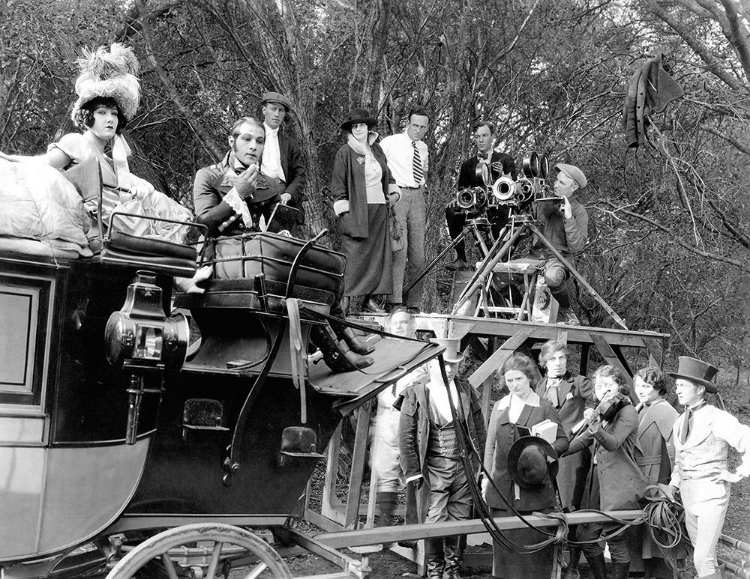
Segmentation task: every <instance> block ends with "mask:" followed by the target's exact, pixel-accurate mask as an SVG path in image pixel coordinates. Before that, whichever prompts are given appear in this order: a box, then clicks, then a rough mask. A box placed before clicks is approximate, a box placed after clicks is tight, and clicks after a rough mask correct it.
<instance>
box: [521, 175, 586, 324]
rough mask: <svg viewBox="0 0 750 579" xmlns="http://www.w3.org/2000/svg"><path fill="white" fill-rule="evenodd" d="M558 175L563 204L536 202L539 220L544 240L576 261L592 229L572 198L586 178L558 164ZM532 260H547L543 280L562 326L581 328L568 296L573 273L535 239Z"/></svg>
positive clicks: (556, 190) (583, 208)
mask: <svg viewBox="0 0 750 579" xmlns="http://www.w3.org/2000/svg"><path fill="white" fill-rule="evenodd" d="M555 169H557V170H558V171H559V172H558V174H557V180H556V181H555V186H554V187H555V195H556V196H558V197H562V203H550V202H539V203H536V207H535V211H536V217H537V219H538V220H539V229H540V230H541V232H542V235H544V238H545V239H546V240H547V241H549V242H550V244H551V245H552V246H553V247H554V248H555V249H557V250H558V251H559V252H560V253H561V254H562V255H563V257H565V259H567V260H573V259H574V258H575V257H577V256H578V255H580V254H581V253H582V252H583V249H584V247H586V237H587V236H588V229H589V216H588V213H586V208H585V207H584V206H583V205H582V204H581V203H579V202H578V200H577V199H574V198H573V195H574V194H575V193H576V192H577V191H578V190H579V189H583V188H584V187H586V184H587V180H586V175H584V174H583V171H581V170H580V169H579V168H578V167H574V166H573V165H566V164H565V163H559V164H557V165H555ZM530 256H531V257H535V258H537V259H543V260H545V263H544V279H545V281H546V282H547V286H548V287H549V289H550V291H551V292H552V295H553V296H555V299H556V300H557V302H558V303H559V304H560V314H561V316H562V318H563V323H565V324H568V325H571V326H580V325H581V322H580V321H578V317H577V316H576V314H575V312H574V311H573V308H572V307H571V305H570V296H569V295H568V283H567V281H568V278H569V277H570V273H569V272H568V270H567V268H566V267H565V266H564V265H563V263H562V262H561V261H560V260H559V259H557V258H556V257H555V256H554V254H553V253H552V252H551V251H550V250H549V248H547V247H546V246H545V245H544V244H543V243H542V242H541V240H539V239H535V240H534V243H533V245H532V248H531V252H530Z"/></svg>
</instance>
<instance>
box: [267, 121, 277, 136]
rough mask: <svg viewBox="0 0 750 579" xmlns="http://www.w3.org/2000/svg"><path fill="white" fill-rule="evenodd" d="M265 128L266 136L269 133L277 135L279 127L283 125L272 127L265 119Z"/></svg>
mask: <svg viewBox="0 0 750 579" xmlns="http://www.w3.org/2000/svg"><path fill="white" fill-rule="evenodd" d="M263 128H264V129H265V130H266V137H267V136H268V135H273V136H277V135H278V134H279V129H280V128H281V127H280V126H279V127H276V128H275V129H272V128H271V127H269V126H268V125H267V124H266V122H265V121H263Z"/></svg>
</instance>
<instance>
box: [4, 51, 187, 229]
mask: <svg viewBox="0 0 750 579" xmlns="http://www.w3.org/2000/svg"><path fill="white" fill-rule="evenodd" d="M78 65H79V67H80V71H81V73H80V75H79V76H78V79H77V80H76V84H75V90H76V93H77V94H78V99H77V100H76V102H75V103H74V105H73V111H72V114H71V118H72V119H73V122H74V123H75V124H76V126H77V127H78V128H79V129H80V130H81V133H68V134H66V135H64V136H63V137H62V138H61V139H60V140H59V141H58V142H56V143H52V144H51V145H49V147H48V148H47V152H46V153H44V154H42V155H38V156H24V155H5V154H3V153H0V158H3V159H6V160H9V161H33V162H41V163H45V164H47V165H51V166H52V167H55V168H57V169H61V170H65V169H68V168H70V167H72V166H74V165H78V164H80V163H83V162H84V161H88V160H90V159H96V160H97V161H98V162H99V167H100V168H101V176H102V185H103V187H102V199H101V201H102V215H94V214H95V212H96V211H97V210H98V199H95V200H89V201H86V208H87V210H89V212H90V213H91V214H92V217H94V218H95V219H94V221H95V223H96V222H99V223H103V224H107V223H108V222H109V217H110V215H111V214H112V212H113V211H114V210H115V208H117V207H120V208H122V209H123V210H125V211H128V212H131V213H141V212H143V213H144V214H152V215H161V216H167V215H165V213H168V214H169V216H171V217H176V218H183V219H185V220H187V219H190V217H191V215H190V212H189V211H188V210H187V209H184V208H183V207H181V206H179V205H178V204H177V203H175V202H173V201H172V200H170V199H169V198H168V197H166V196H165V195H164V194H162V193H158V192H155V191H154V186H153V185H152V184H151V183H149V182H148V181H146V180H145V179H141V178H140V177H136V176H135V175H133V174H132V173H131V172H130V168H129V166H128V157H129V156H130V154H131V151H130V147H129V146H128V144H127V142H126V141H125V139H124V138H123V137H122V135H121V134H120V133H121V131H122V129H123V128H124V127H125V126H126V125H127V124H128V122H130V121H131V120H132V119H133V117H134V116H135V113H136V111H137V109H138V102H139V100H140V83H139V81H138V78H137V77H136V75H137V74H138V71H139V65H138V60H137V59H136V57H135V54H134V53H133V50H132V49H131V48H129V47H127V46H124V45H122V44H119V43H115V44H113V45H112V46H111V47H110V49H109V50H107V49H106V48H105V47H103V46H102V47H99V48H98V49H97V50H95V51H89V50H86V49H84V52H83V57H82V58H79V59H78ZM134 200H138V201H143V203H142V207H138V208H137V209H136V208H135V207H134V206H133V204H132V203H131V202H133V201H134ZM146 200H147V201H146ZM129 203H130V204H129ZM123 204H125V206H124V207H123ZM128 204H129V205H128ZM98 235H99V231H98V230H97V228H96V227H92V229H91V230H90V231H89V233H88V237H89V239H90V240H93V239H94V238H95V237H97V236H98Z"/></svg>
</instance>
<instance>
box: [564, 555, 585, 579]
mask: <svg viewBox="0 0 750 579" xmlns="http://www.w3.org/2000/svg"><path fill="white" fill-rule="evenodd" d="M569 551H570V561H569V562H568V568H567V569H566V570H565V576H564V577H563V579H579V578H580V577H581V574H580V573H579V572H578V562H579V561H580V560H581V548H580V547H569Z"/></svg>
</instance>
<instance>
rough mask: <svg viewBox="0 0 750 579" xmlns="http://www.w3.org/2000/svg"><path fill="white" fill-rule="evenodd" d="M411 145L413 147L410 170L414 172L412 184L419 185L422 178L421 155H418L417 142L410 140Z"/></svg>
mask: <svg viewBox="0 0 750 579" xmlns="http://www.w3.org/2000/svg"><path fill="white" fill-rule="evenodd" d="M411 146H412V147H414V159H413V161H412V171H413V172H414V186H415V187H419V186H420V185H421V184H422V179H424V170H423V169H422V157H420V155H419V149H418V148H417V142H416V141H412V142H411Z"/></svg>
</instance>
